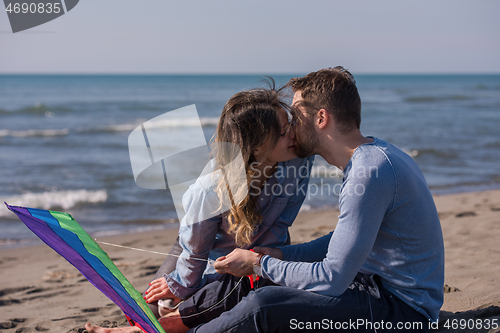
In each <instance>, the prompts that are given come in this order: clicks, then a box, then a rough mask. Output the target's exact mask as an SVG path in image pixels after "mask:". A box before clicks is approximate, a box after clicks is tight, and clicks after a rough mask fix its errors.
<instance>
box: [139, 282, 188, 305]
mask: <svg viewBox="0 0 500 333" xmlns="http://www.w3.org/2000/svg"><path fill="white" fill-rule="evenodd" d="M167 298H172V299H173V300H174V302H173V303H174V304H177V303H179V302H180V301H181V299H180V298H179V297H177V296H175V295H174V294H172V292H171V291H170V289H169V288H168V284H167V280H165V278H159V279H156V280H154V281H153V282H151V283H150V284H149V288H148V290H146V296H145V297H144V299H145V300H146V303H152V302H155V301H157V300H159V299H167Z"/></svg>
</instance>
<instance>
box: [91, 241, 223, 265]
mask: <svg viewBox="0 0 500 333" xmlns="http://www.w3.org/2000/svg"><path fill="white" fill-rule="evenodd" d="M94 240H95V242H96V243H101V244H104V245H109V246H114V247H120V248H123V249H129V250H135V251H141V252H148V253H153V254H161V255H164V256H173V257H177V258H181V256H180V255H177V254H171V253H163V252H156V251H151V250H144V249H138V248H135V247H130V246H124V245H118V244H112V243H106V242H102V241H98V240H97V238H95V239H94ZM190 259H192V260H199V261H206V262H208V263H209V264H210V265H212V266H213V265H214V261H213V260H210V259H208V260H207V259H201V258H190Z"/></svg>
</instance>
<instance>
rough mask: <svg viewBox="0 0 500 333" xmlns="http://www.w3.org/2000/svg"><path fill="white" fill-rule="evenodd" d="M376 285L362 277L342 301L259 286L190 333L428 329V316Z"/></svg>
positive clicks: (342, 296) (337, 298)
mask: <svg viewBox="0 0 500 333" xmlns="http://www.w3.org/2000/svg"><path fill="white" fill-rule="evenodd" d="M370 280H371V281H370ZM372 282H373V278H370V277H369V278H365V277H364V276H363V275H361V274H358V276H357V277H356V280H355V281H354V282H353V284H351V286H350V287H349V288H348V289H347V291H346V292H344V293H343V294H342V295H341V296H338V297H330V296H324V295H320V294H316V293H313V292H309V291H303V290H298V289H294V288H288V287H279V286H267V287H263V288H259V289H258V290H256V291H252V292H250V293H249V294H248V296H247V297H244V298H243V299H242V300H241V302H239V303H238V304H237V305H236V306H235V307H234V308H233V309H232V310H231V311H227V312H225V313H223V314H222V315H220V316H219V317H218V318H216V319H214V320H212V321H210V322H209V323H207V324H204V325H200V326H198V327H196V328H194V329H191V330H189V332H191V333H193V332H199V333H201V332H209V333H215V332H245V333H247V332H319V331H341V332H344V331H345V332H428V331H429V321H428V320H427V319H426V318H425V317H424V316H423V315H421V314H420V313H418V312H417V311H416V310H414V309H412V308H411V307H410V306H408V305H407V304H406V303H404V302H403V301H401V300H399V299H398V298H396V297H395V296H393V295H392V294H390V293H389V292H387V291H385V290H383V289H381V288H380V287H378V286H377V285H373V283H372ZM398 325H403V326H401V327H398ZM405 325H406V326H405Z"/></svg>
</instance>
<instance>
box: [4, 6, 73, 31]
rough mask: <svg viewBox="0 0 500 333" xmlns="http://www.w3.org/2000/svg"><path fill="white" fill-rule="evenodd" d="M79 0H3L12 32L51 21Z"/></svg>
mask: <svg viewBox="0 0 500 333" xmlns="http://www.w3.org/2000/svg"><path fill="white" fill-rule="evenodd" d="M78 1H79V0H3V2H4V4H5V11H6V12H7V16H8V17H9V21H10V27H11V28H12V32H13V33H16V32H19V31H23V30H27V29H30V28H33V27H36V26H39V25H41V24H44V23H47V22H49V21H52V20H54V19H56V18H58V17H59V16H62V15H64V14H66V13H67V12H69V11H70V10H72V9H73V8H74V7H75V6H76V5H77V4H78Z"/></svg>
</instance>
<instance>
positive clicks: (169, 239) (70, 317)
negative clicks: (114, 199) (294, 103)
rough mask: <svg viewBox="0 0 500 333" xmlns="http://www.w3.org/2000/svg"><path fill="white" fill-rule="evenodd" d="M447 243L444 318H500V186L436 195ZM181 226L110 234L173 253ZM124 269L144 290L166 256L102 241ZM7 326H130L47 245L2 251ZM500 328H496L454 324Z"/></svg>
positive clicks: (308, 223) (303, 220)
mask: <svg viewBox="0 0 500 333" xmlns="http://www.w3.org/2000/svg"><path fill="white" fill-rule="evenodd" d="M435 201H436V205H437V207H438V211H439V214H440V217H441V225H442V228H443V234H444V241H445V249H446V277H445V286H444V288H445V291H446V294H445V302H444V305H443V308H442V311H441V319H440V325H443V324H444V323H445V322H446V320H449V321H448V322H449V323H450V324H451V323H453V322H452V321H451V320H455V322H456V323H459V322H458V320H460V319H474V320H479V321H482V322H483V323H484V322H485V320H486V319H497V321H498V323H499V325H500V246H499V244H500V190H493V191H485V192H475V193H465V194H453V195H443V196H435ZM337 215H338V211H336V210H325V211H321V212H310V213H301V214H299V217H298V218H297V221H296V222H295V223H294V225H293V227H292V229H291V235H292V240H293V242H294V243H297V242H305V241H308V240H311V239H314V238H316V237H318V236H321V235H323V234H326V233H328V232H329V231H330V230H332V229H334V227H335V223H334V221H336V220H337ZM176 232H177V231H176V230H174V229H172V230H164V231H161V232H151V233H141V234H131V235H122V236H115V237H108V238H105V239H102V240H103V241H108V242H111V243H116V244H121V245H126V246H133V247H137V248H143V249H148V250H153V251H159V252H168V250H169V249H170V246H171V245H172V244H173V242H174V241H175V238H176ZM102 248H103V249H104V250H105V251H106V252H107V253H108V254H109V256H110V257H111V258H112V259H113V261H114V262H115V264H116V265H117V266H118V268H119V269H120V270H121V271H122V272H123V274H124V275H125V276H126V277H127V278H128V279H129V280H130V282H131V283H132V285H134V286H135V287H136V288H137V289H138V290H139V291H143V290H144V289H145V288H146V286H147V284H148V283H149V282H150V280H151V279H152V277H153V276H154V274H155V272H156V269H157V268H158V267H159V265H160V264H161V263H162V262H163V257H162V256H160V255H155V254H149V253H144V252H137V251H131V250H124V249H119V248H114V247H109V246H105V245H102ZM0 281H1V286H0V332H8V333H14V332H44V331H46V332H51V333H52V332H53V333H57V332H84V329H83V326H84V324H85V323H86V322H87V321H90V322H92V323H96V324H101V325H105V326H113V325H125V324H126V322H125V320H124V316H123V314H122V312H121V311H120V309H119V308H118V307H117V306H116V305H115V304H114V303H112V302H111V301H110V300H108V299H107V298H106V297H105V296H104V295H103V294H101V292H100V291H99V290H97V289H96V288H95V287H94V286H93V285H91V284H90V283H89V282H88V281H87V280H86V279H85V278H84V277H83V276H82V275H81V274H80V273H79V272H78V271H77V270H76V269H75V268H74V267H73V266H71V265H70V264H69V263H68V262H66V260H64V259H63V258H62V257H60V256H59V255H58V254H56V253H55V252H54V251H53V250H51V249H50V248H48V247H47V246H45V245H39V246H31V247H25V248H18V249H4V250H0ZM440 331H450V332H453V331H456V332H498V331H500V330H491V329H482V330H480V329H465V330H447V329H445V328H443V327H441V329H440Z"/></svg>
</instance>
